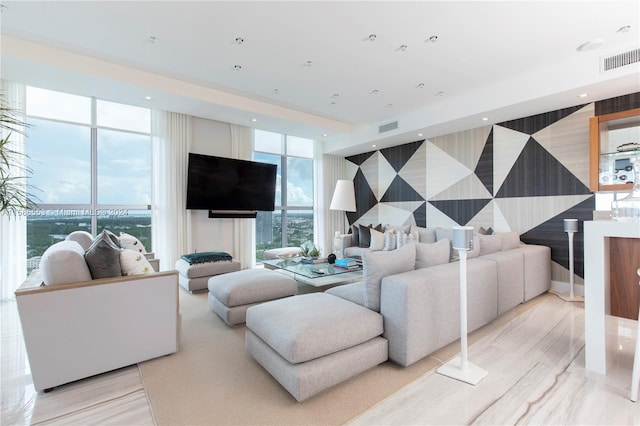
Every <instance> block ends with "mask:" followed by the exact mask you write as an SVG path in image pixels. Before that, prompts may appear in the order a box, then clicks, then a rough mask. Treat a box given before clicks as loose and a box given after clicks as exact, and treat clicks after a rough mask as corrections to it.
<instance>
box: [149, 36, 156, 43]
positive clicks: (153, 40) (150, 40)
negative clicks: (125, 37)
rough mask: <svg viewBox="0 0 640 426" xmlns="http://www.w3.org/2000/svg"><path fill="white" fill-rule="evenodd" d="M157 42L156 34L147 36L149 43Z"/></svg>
mask: <svg viewBox="0 0 640 426" xmlns="http://www.w3.org/2000/svg"><path fill="white" fill-rule="evenodd" d="M157 42H158V37H156V36H149V43H151V44H156V43H157Z"/></svg>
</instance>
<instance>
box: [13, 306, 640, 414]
mask: <svg viewBox="0 0 640 426" xmlns="http://www.w3.org/2000/svg"><path fill="white" fill-rule="evenodd" d="M15 305H16V304H15V302H12V301H8V302H1V303H0V310H1V312H0V313H1V319H2V324H1V335H0V355H1V357H2V362H1V364H2V365H1V371H0V373H1V383H0V385H1V392H2V394H1V399H2V417H1V420H0V424H2V425H26V424H33V425H40V424H56V425H57V424H76V425H77V424H82V425H87V424H100V425H102V424H114V425H147V424H155V421H154V418H153V413H152V410H151V408H150V405H149V403H148V400H147V396H146V393H145V390H144V385H143V383H142V381H141V379H140V374H139V372H138V368H137V366H133V367H128V368H124V369H120V370H117V371H114V372H111V373H106V374H102V375H99V376H96V377H93V378H89V379H86V380H81V381H78V382H75V383H71V384H68V385H65V386H62V387H59V388H56V389H55V391H53V392H50V393H46V394H45V393H42V392H40V393H36V392H35V391H34V389H33V384H32V382H31V376H30V372H29V365H28V361H27V358H26V353H25V349H24V344H23V340H22V335H21V331H20V323H19V319H18V315H17V309H16V306H15ZM607 327H608V332H609V333H610V334H611V335H612V337H613V338H610V339H607V341H608V342H609V341H610V342H612V346H611V347H610V348H609V351H610V352H609V356H608V359H610V360H611V364H610V366H609V373H608V374H607V376H606V377H602V376H596V377H592V375H590V374H587V373H586V372H585V370H584V335H583V334H584V307H583V306H582V304H581V303H570V302H564V301H562V300H561V299H559V298H558V297H556V296H554V295H552V294H546V295H543V296H541V297H539V298H537V299H534V300H533V301H531V302H528V303H527V304H525V305H521V306H519V307H518V308H516V309H514V310H513V311H512V312H509V313H507V314H505V315H503V316H502V317H500V318H499V319H498V320H496V321H494V322H493V323H491V324H490V325H488V326H486V327H484V328H482V329H481V330H478V331H476V332H474V333H473V334H472V335H471V336H470V342H474V343H473V344H472V345H471V346H470V348H469V360H470V361H471V362H473V363H474V364H476V365H478V366H480V367H482V368H484V369H485V370H487V371H488V372H489V375H488V376H487V377H486V378H485V379H484V380H483V381H482V382H480V383H479V384H478V385H477V386H471V385H467V384H465V383H462V382H458V381H456V380H453V379H450V378H448V377H445V376H442V375H439V374H437V373H436V372H435V371H432V372H430V373H427V374H425V375H424V376H423V377H421V378H419V379H418V380H416V381H414V382H412V383H410V384H409V385H407V386H405V387H404V388H402V389H401V390H400V391H398V392H396V393H395V394H393V395H391V396H390V397H388V398H387V399H385V400H383V401H380V402H379V403H378V404H376V405H375V406H374V407H372V408H371V409H369V410H367V411H366V412H364V413H362V414H361V415H360V416H358V417H357V418H355V419H353V420H352V421H351V422H350V423H351V424H356V425H360V424H365V425H392V424H401V425H408V424H491V425H495V424H544V425H548V424H558V425H560V424H562V425H586V424H598V425H602V424H607V425H638V424H640V403H635V404H634V403H632V402H631V401H630V400H629V398H628V396H629V387H630V378H631V364H632V362H633V353H632V352H633V345H634V338H635V333H636V331H635V327H636V321H630V320H624V319H618V318H613V317H611V318H609V321H608V323H607ZM458 351H459V346H458V345H455V344H454V345H450V346H449V347H447V348H445V349H443V350H440V351H437V352H436V353H435V354H434V355H433V357H434V358H435V359H437V360H438V361H439V362H444V361H446V360H447V359H449V358H451V357H453V356H455V355H456V353H457V352H458ZM212 424H215V421H212Z"/></svg>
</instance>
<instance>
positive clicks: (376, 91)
mask: <svg viewBox="0 0 640 426" xmlns="http://www.w3.org/2000/svg"><path fill="white" fill-rule="evenodd" d="M378 93H380V91H379V90H378V89H373V90H372V91H370V92H369V94H370V95H377V94H378Z"/></svg>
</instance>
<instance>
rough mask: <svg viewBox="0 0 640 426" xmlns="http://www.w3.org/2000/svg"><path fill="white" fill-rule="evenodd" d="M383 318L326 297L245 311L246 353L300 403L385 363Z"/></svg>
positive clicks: (308, 297)
mask: <svg viewBox="0 0 640 426" xmlns="http://www.w3.org/2000/svg"><path fill="white" fill-rule="evenodd" d="M382 332H383V328H382V315H380V314H379V313H377V312H374V311H372V310H370V309H367V308H364V307H362V306H359V305H356V304H355V303H351V302H348V301H346V300H343V299H341V298H339V297H336V296H332V295H329V294H325V293H312V294H304V295H299V296H295V297H289V298H286V299H281V300H275V301H272V302H268V303H263V304H261V305H258V306H253V307H251V308H249V310H248V311H247V330H246V332H245V344H246V348H247V351H248V352H249V354H250V355H251V356H252V357H253V358H254V359H255V360H256V361H257V362H258V363H259V364H260V365H262V367H264V369H265V370H267V371H268V372H269V373H270V374H271V375H272V376H273V377H274V378H275V379H276V380H277V381H278V382H279V383H280V384H281V385H282V386H283V387H284V388H285V389H286V390H287V391H288V392H289V393H290V394H291V395H293V397H294V398H295V399H296V400H298V401H303V400H305V399H307V398H309V397H311V396H313V395H315V394H317V393H319V392H321V391H323V390H325V389H328V388H330V387H332V386H334V385H336V384H338V383H341V382H343V381H345V380H347V379H349V378H351V377H353V376H355V375H357V374H359V373H361V372H363V371H365V370H368V369H369V368H372V367H375V366H376V365H378V364H381V363H383V362H385V361H386V360H387V357H388V356H387V355H388V344H387V340H386V339H385V338H383V337H381V335H382Z"/></svg>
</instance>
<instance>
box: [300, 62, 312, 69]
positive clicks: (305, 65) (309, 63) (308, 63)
mask: <svg viewBox="0 0 640 426" xmlns="http://www.w3.org/2000/svg"><path fill="white" fill-rule="evenodd" d="M312 65H313V61H307V62H305V63H304V64H302V66H303V67H308V68H311V66H312Z"/></svg>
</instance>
